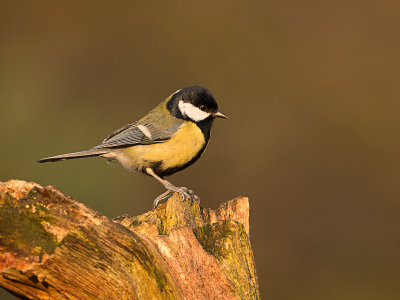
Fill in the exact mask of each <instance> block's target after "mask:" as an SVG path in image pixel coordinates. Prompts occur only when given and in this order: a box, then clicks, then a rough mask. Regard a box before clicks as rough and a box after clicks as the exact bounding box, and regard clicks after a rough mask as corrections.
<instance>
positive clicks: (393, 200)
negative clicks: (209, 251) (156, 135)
mask: <svg viewBox="0 0 400 300" xmlns="http://www.w3.org/2000/svg"><path fill="white" fill-rule="evenodd" d="M136 2H139V1H136ZM399 18H400V2H399V1H375V2H372V1H369V2H364V1H360V2H355V1H341V2H339V3H337V2H333V1H331V2H322V1H307V2H305V1H259V2H257V1H247V2H243V1H228V0H222V1H206V2H204V1H197V2H187V1H164V2H158V1H157V2H152V1H146V2H145V1H142V2H140V3H133V1H118V2H108V1H107V2H105V1H104V2H101V1H93V2H86V1H84V2H81V1H68V3H67V4H66V3H64V4H62V3H61V1H56V2H54V1H48V2H42V1H29V2H28V1H27V2H20V1H2V2H1V4H0V111H1V114H0V116H1V117H0V128H1V147H0V149H1V150H0V151H1V158H0V162H1V169H0V176H1V177H0V180H2V181H5V180H8V179H12V178H17V179H23V180H28V181H35V182H38V183H40V184H42V185H53V186H55V187H57V188H59V189H60V190H61V191H63V192H65V193H67V194H69V195H70V196H71V197H73V198H75V199H77V200H80V201H83V202H84V203H85V204H87V205H88V206H90V207H92V208H93V209H95V210H98V211H100V212H101V213H103V214H105V215H107V216H110V217H114V216H117V215H121V214H124V213H127V214H130V215H137V214H140V213H143V212H145V211H147V210H149V209H151V205H152V201H153V199H154V198H155V196H157V195H158V194H160V193H161V192H162V191H163V188H162V187H161V185H160V184H159V183H157V182H156V181H155V180H153V179H151V178H149V177H146V176H142V175H140V174H134V173H128V172H126V171H125V170H123V169H122V168H113V167H110V166H107V165H106V164H105V162H104V160H102V159H86V160H75V161H69V162H60V163H57V164H46V165H39V164H37V163H36V162H35V161H36V160H37V159H39V158H42V157H44V156H48V155H53V154H60V153H65V152H71V151H77V150H83V149H86V148H89V147H91V146H93V145H96V144H97V143H99V142H101V141H102V139H103V138H104V137H105V136H107V135H108V134H109V133H110V132H111V131H113V130H114V129H117V128H119V127H120V126H122V125H124V124H126V123H129V122H132V121H134V120H137V119H138V118H140V117H141V116H142V115H144V114H145V113H147V112H148V111H149V110H150V109H151V108H153V107H154V106H155V105H157V104H158V103H159V102H161V100H162V99H164V98H165V97H166V96H168V95H169V94H170V93H172V92H174V91H175V90H177V89H179V88H182V87H185V86H188V85H193V84H199V85H204V86H206V87H208V88H209V89H210V90H211V91H212V92H213V93H214V95H215V97H216V98H217V100H218V102H219V105H220V109H221V110H222V111H223V112H224V113H226V114H227V115H228V116H229V117H230V119H229V120H227V121H225V120H224V121H221V120H217V121H216V123H215V125H214V130H213V136H212V138H211V143H210V145H209V147H208V149H207V151H206V153H205V155H204V156H203V157H202V159H200V160H199V161H198V162H197V163H196V164H195V165H194V166H192V167H191V168H189V169H187V170H185V171H183V172H181V173H178V174H176V175H174V176H172V177H171V178H170V179H171V181H172V182H173V183H175V184H177V185H184V186H188V187H190V188H191V189H193V190H194V191H195V192H196V193H197V194H198V195H199V196H200V198H201V199H202V205H203V206H205V207H212V208H216V207H217V206H218V205H219V204H220V203H222V202H223V201H226V200H229V199H231V198H233V197H235V196H238V195H247V196H249V197H250V201H251V202H250V204H251V241H252V245H253V248H254V252H255V257H256V264H257V270H258V275H259V280H260V285H261V289H262V298H263V299H307V300H309V299H400V298H399V297H400V286H399V282H400V260H399V253H400V226H399V225H400V221H399V210H400V201H399V194H400V189H399V175H400V174H399V167H400V165H399V162H400V160H399V150H400V149H399V148H400V144H399V134H398V133H399V125H400V121H399V117H398V115H399V111H400V104H399V96H400V85H399V80H400V71H399V70H400V59H399V58H400V22H399ZM0 298H1V299H13V297H12V296H8V295H7V294H6V293H5V292H3V291H2V292H1V294H0Z"/></svg>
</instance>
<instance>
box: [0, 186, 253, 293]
mask: <svg viewBox="0 0 400 300" xmlns="http://www.w3.org/2000/svg"><path fill="white" fill-rule="evenodd" d="M0 286H2V287H3V288H5V289H6V290H8V291H10V292H11V293H13V294H14V295H17V296H18V297H21V298H26V299H259V290H258V283H257V275H256V270H255V264H254V257H253V253H252V250H251V246H250V241H249V202H248V199H247V198H245V197H241V198H236V199H234V200H231V201H228V202H226V203H224V204H223V205H222V206H221V207H220V208H219V209H217V210H215V211H214V210H211V209H203V208H201V207H200V206H199V204H198V202H197V201H192V200H186V201H182V199H181V198H180V196H179V195H178V194H174V195H173V196H172V197H171V198H170V199H168V201H167V202H166V203H164V204H161V205H159V206H158V207H157V208H156V209H154V210H152V211H149V212H147V213H145V214H143V215H140V216H136V217H128V216H123V217H119V218H116V219H114V220H111V219H109V218H107V217H105V216H102V215H100V214H99V213H97V212H95V211H93V210H91V209H90V208H88V207H87V206H85V205H84V204H82V203H80V202H77V201H75V200H73V199H71V198H70V197H68V196H67V195H65V194H63V193H61V192H59V191H58V190H56V189H55V188H53V187H51V186H48V187H44V188H43V187H41V186H40V185H38V184H35V183H28V182H24V181H17V180H10V181H8V182H5V183H0Z"/></svg>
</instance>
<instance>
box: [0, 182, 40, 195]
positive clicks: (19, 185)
mask: <svg viewBox="0 0 400 300" xmlns="http://www.w3.org/2000/svg"><path fill="white" fill-rule="evenodd" d="M35 187H36V188H39V189H42V188H43V187H42V186H41V185H39V184H37V183H34V182H26V181H23V180H16V179H12V180H8V181H6V182H0V195H1V194H6V193H8V194H10V195H11V196H12V197H14V198H17V199H19V198H23V197H25V196H26V195H27V194H28V193H29V192H30V191H31V190H32V189H33V188H35Z"/></svg>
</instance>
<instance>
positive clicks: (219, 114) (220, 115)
mask: <svg viewBox="0 0 400 300" xmlns="http://www.w3.org/2000/svg"><path fill="white" fill-rule="evenodd" d="M214 117H215V118H222V119H228V117H227V116H226V115H224V114H223V113H222V112H220V111H217V112H216V113H215V114H214Z"/></svg>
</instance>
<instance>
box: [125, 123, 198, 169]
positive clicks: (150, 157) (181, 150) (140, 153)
mask: <svg viewBox="0 0 400 300" xmlns="http://www.w3.org/2000/svg"><path fill="white" fill-rule="evenodd" d="M204 146H205V138H204V135H203V133H202V132H201V130H200V128H199V127H198V126H197V125H196V124H194V123H192V122H185V123H183V124H182V126H181V127H180V128H179V130H178V131H177V132H176V133H175V134H174V135H173V136H172V138H171V139H169V140H168V141H166V142H163V143H157V144H152V145H137V146H132V147H128V148H125V149H121V152H122V153H121V154H122V156H123V159H119V160H120V162H121V164H122V165H123V166H124V167H127V168H129V169H134V170H137V171H143V169H145V168H146V167H152V166H154V164H155V163H157V164H159V169H162V170H167V169H171V168H179V167H181V166H184V165H186V164H187V163H188V162H190V161H191V160H192V159H193V158H194V157H195V156H196V155H197V154H198V153H199V152H200V151H202V150H203V148H204ZM121 158H122V157H121Z"/></svg>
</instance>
